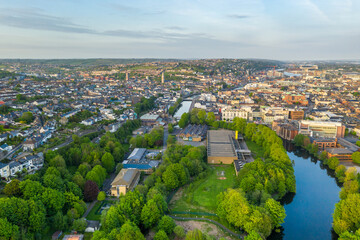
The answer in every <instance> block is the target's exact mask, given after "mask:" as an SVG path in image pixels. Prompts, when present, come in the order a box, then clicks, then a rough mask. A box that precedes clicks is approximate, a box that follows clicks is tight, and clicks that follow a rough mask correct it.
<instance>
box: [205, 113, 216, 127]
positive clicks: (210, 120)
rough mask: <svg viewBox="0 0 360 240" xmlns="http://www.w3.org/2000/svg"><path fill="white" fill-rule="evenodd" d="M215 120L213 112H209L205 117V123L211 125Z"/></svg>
mask: <svg viewBox="0 0 360 240" xmlns="http://www.w3.org/2000/svg"><path fill="white" fill-rule="evenodd" d="M215 120H216V117H215V114H214V113H213V112H209V113H208V114H207V117H206V122H207V124H208V125H212V124H213V122H215Z"/></svg>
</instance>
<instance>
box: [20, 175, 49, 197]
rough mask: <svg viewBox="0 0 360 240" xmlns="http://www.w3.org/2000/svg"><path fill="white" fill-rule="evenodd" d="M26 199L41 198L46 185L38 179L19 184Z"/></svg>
mask: <svg viewBox="0 0 360 240" xmlns="http://www.w3.org/2000/svg"><path fill="white" fill-rule="evenodd" d="M19 187H20V190H21V192H22V194H23V198H24V199H30V198H32V199H40V198H41V195H42V193H43V189H44V187H43V186H42V185H41V183H40V182H38V181H32V180H29V179H27V180H25V181H22V182H20V184H19Z"/></svg>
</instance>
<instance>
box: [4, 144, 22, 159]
mask: <svg viewBox="0 0 360 240" xmlns="http://www.w3.org/2000/svg"><path fill="white" fill-rule="evenodd" d="M20 148H22V143H21V144H19V145H17V146H16V147H15V148H14V149H13V150H11V151H10V152H9V153H8V154H6V155H5V156H3V157H2V158H1V159H0V161H1V160H3V159H5V158H8V157H11V156H12V155H13V154H14V153H15V152H16V151H17V150H19V149H20Z"/></svg>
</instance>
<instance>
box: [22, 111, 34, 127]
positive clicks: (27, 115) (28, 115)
mask: <svg viewBox="0 0 360 240" xmlns="http://www.w3.org/2000/svg"><path fill="white" fill-rule="evenodd" d="M20 120H21V121H24V122H26V123H28V124H29V123H31V122H32V121H33V120H34V116H33V114H32V113H31V112H24V113H23V114H22V115H21V118H20Z"/></svg>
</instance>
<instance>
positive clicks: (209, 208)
mask: <svg viewBox="0 0 360 240" xmlns="http://www.w3.org/2000/svg"><path fill="white" fill-rule="evenodd" d="M211 168H212V169H211V171H209V174H208V175H207V177H205V178H204V179H201V180H198V181H195V182H193V183H190V184H189V185H187V186H185V187H184V188H182V189H181V190H179V192H178V193H177V194H176V195H177V196H176V195H175V196H174V198H173V201H172V202H171V203H170V208H171V210H172V211H173V212H185V211H192V212H207V213H215V212H216V208H217V198H216V196H217V195H218V194H219V193H220V192H223V191H224V190H226V189H227V188H231V187H233V185H234V181H235V171H234V166H233V165H227V166H211ZM222 172H224V176H221V175H220V174H221V173H222ZM221 177H224V178H226V179H219V178H221Z"/></svg>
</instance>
